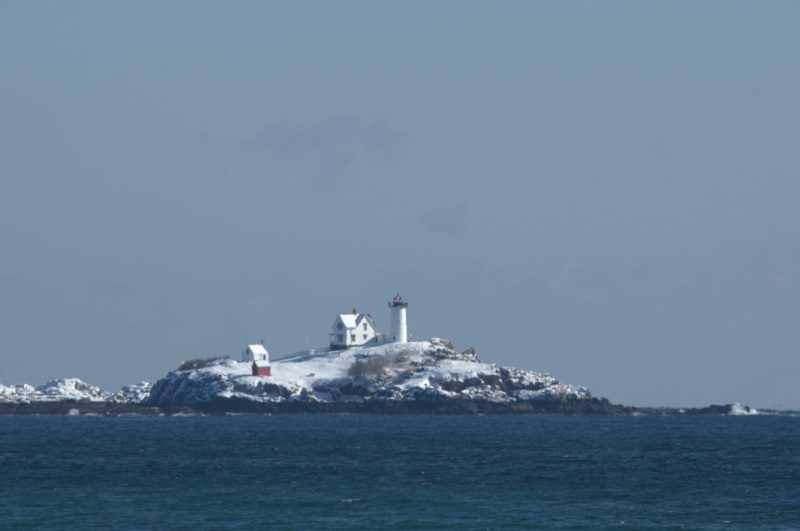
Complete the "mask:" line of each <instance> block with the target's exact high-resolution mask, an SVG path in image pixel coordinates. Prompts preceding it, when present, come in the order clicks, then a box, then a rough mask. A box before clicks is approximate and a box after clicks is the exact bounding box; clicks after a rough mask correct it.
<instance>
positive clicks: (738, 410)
mask: <svg viewBox="0 0 800 531" xmlns="http://www.w3.org/2000/svg"><path fill="white" fill-rule="evenodd" d="M728 415H758V410H757V409H756V408H754V407H749V406H743V405H742V404H740V403H739V402H734V403H733V405H732V406H731V410H730V411H729V412H728Z"/></svg>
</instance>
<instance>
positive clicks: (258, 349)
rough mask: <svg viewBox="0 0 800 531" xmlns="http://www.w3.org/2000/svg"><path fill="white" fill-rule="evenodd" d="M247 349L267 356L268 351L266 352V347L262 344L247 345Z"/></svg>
mask: <svg viewBox="0 0 800 531" xmlns="http://www.w3.org/2000/svg"><path fill="white" fill-rule="evenodd" d="M247 350H249V351H250V352H252V353H253V354H263V355H265V356H269V352H267V349H265V348H264V345H261V344H259V343H256V344H255V345H247Z"/></svg>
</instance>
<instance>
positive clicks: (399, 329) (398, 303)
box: [389, 293, 408, 343]
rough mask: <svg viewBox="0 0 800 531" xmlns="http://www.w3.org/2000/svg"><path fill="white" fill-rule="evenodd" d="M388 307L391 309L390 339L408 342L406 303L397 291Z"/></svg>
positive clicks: (397, 341)
mask: <svg viewBox="0 0 800 531" xmlns="http://www.w3.org/2000/svg"><path fill="white" fill-rule="evenodd" d="M389 308H391V310H392V341H394V342H396V343H408V321H407V317H406V311H407V310H408V303H407V302H405V301H404V300H403V297H401V296H400V294H399V293H398V294H397V295H395V297H394V299H392V302H390V303H389Z"/></svg>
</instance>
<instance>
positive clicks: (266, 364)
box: [253, 360, 269, 367]
mask: <svg viewBox="0 0 800 531" xmlns="http://www.w3.org/2000/svg"><path fill="white" fill-rule="evenodd" d="M253 365H255V366H256V367H269V362H268V361H267V360H255V361H254V362H253Z"/></svg>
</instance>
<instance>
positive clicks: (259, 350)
mask: <svg viewBox="0 0 800 531" xmlns="http://www.w3.org/2000/svg"><path fill="white" fill-rule="evenodd" d="M242 361H266V362H267V364H269V352H267V349H266V348H264V345H263V344H261V343H255V344H253V345H247V348H246V349H244V352H242Z"/></svg>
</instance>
